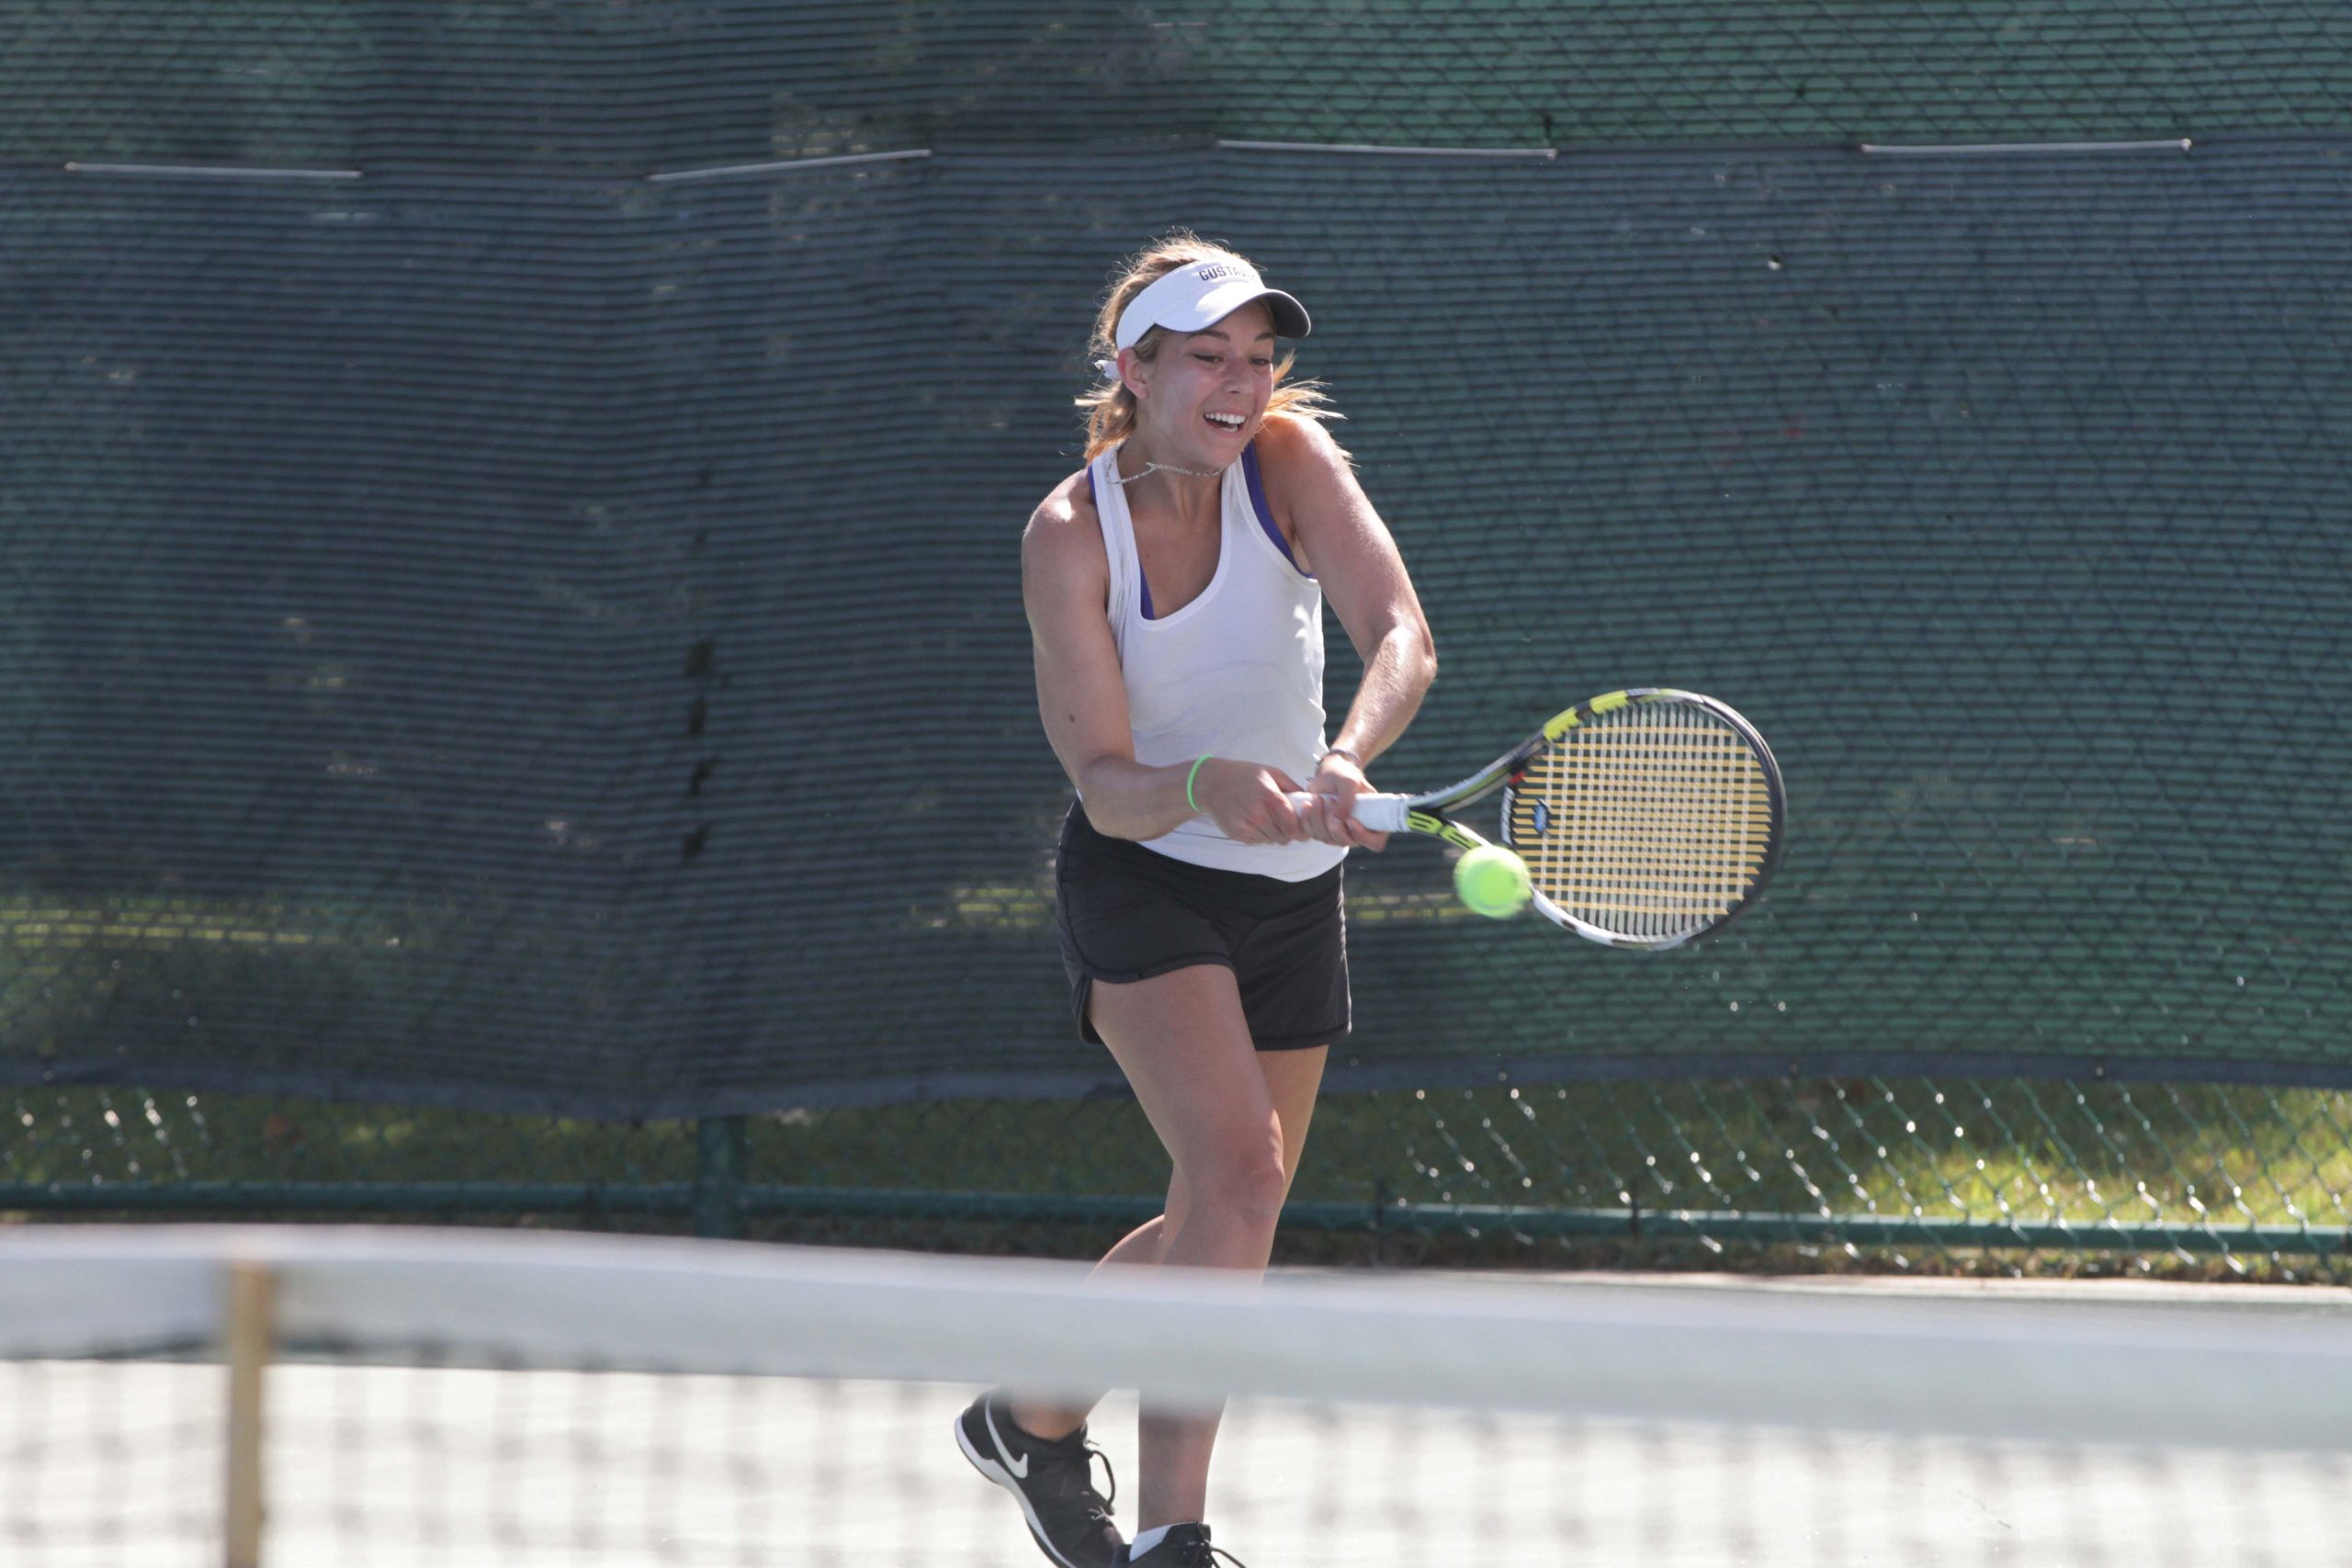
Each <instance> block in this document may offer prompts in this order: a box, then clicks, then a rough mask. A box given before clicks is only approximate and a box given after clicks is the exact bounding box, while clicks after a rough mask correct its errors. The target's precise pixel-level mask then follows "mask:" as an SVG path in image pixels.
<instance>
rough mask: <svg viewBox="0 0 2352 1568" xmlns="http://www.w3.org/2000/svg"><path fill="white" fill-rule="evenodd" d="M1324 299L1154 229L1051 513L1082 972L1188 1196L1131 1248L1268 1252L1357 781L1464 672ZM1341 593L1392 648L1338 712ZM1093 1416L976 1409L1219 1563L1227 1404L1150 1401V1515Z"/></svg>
mask: <svg viewBox="0 0 2352 1568" xmlns="http://www.w3.org/2000/svg"><path fill="white" fill-rule="evenodd" d="M1308 327H1309V321H1308V318H1307V313H1306V309H1305V308H1304V307H1303V306H1301V305H1300V304H1299V302H1298V301H1297V300H1296V299H1293V298H1292V297H1291V296H1290V295H1288V294H1285V293H1283V292H1281V291H1279V290H1277V289H1272V288H1267V287H1266V285H1265V283H1264V282H1263V280H1262V279H1261V277H1260V276H1259V275H1258V272H1257V269H1256V268H1255V267H1253V266H1251V265H1250V263H1249V262H1248V261H1246V260H1244V259H1243V258H1242V257H1240V256H1238V255H1236V254H1233V253H1232V252H1231V251H1228V250H1225V249H1223V248H1221V247H1219V246H1216V245H1212V244H1208V243H1204V242H1202V241H1200V240H1198V239H1196V238H1194V237H1193V236H1192V235H1190V234H1185V233H1178V234H1173V235H1170V237H1169V238H1168V239H1166V240H1164V241H1162V242H1160V243H1158V244H1156V245H1154V246H1152V247H1151V248H1150V249H1149V250H1147V251H1146V252H1144V253H1143V254H1141V255H1140V256H1137V257H1136V259H1135V260H1134V261H1133V262H1132V263H1130V264H1129V265H1127V267H1126V268H1125V272H1124V273H1123V275H1122V276H1120V278H1119V280H1118V281H1117V283H1116V284H1115V285H1114V287H1113V288H1112V291H1111V295H1110V299H1109V300H1108V301H1107V302H1106V303H1105V304H1104V306H1103V310H1102V313H1101V316H1100V318H1099V319H1098V321H1097V322H1096V326H1095V342H1096V346H1097V350H1098V352H1100V353H1103V354H1104V355H1116V359H1115V362H1114V361H1113V360H1111V359H1109V358H1107V357H1106V358H1104V359H1102V360H1098V361H1097V363H1098V364H1099V365H1101V366H1102V367H1103V368H1104V370H1105V372H1106V379H1105V382H1104V384H1103V386H1102V387H1101V388H1099V389H1096V390H1095V391H1094V392H1092V393H1091V394H1090V395H1089V396H1087V397H1086V398H1083V399H1081V400H1080V404H1081V406H1082V407H1084V408H1085V409H1086V411H1087V446H1086V451H1087V458H1088V462H1087V466H1086V467H1085V468H1083V469H1081V470H1080V471H1079V472H1077V473H1074V474H1072V475H1070V476H1069V478H1068V479H1064V480H1063V481H1062V482H1061V483H1060V484H1058V485H1057V486H1056V487H1055V488H1054V491H1053V492H1052V493H1051V494H1050V495H1048V496H1046V500H1045V502H1044V503H1043V504H1041V505H1040V506H1039V507H1038V508H1037V510H1036V512H1035V514H1034V515H1033V516H1032V517H1031V518H1030V520H1029V527H1028V531H1027V533H1026V535H1025V536H1024V537H1023V542H1022V584H1023V598H1024V600H1025V602H1026V604H1027V608H1028V614H1029V626H1030V632H1031V636H1032V637H1033V639H1034V642H1035V659H1036V672H1037V705H1038V711H1039V713H1040V715H1041V716H1042V717H1043V718H1044V720H1045V726H1046V736H1047V738H1048V739H1050V740H1051V742H1052V744H1053V748H1054V752H1055V754H1056V755H1057V757H1058V758H1060V760H1061V764H1062V767H1063V769H1064V770H1065V771H1066V772H1067V773H1069V778H1070V782H1071V783H1072V784H1074V785H1075V786H1076V788H1077V791H1078V796H1079V798H1078V802H1077V803H1076V804H1075V805H1073V807H1071V810H1070V812H1069V817H1068V818H1067V819H1066V820H1065V821H1064V823H1063V826H1062V833H1061V843H1060V856H1059V864H1058V870H1057V918H1058V922H1059V925H1060V930H1061V942H1062V954H1063V961H1064V964H1065V967H1066V968H1067V969H1068V971H1069V979H1070V994H1071V1002H1072V1006H1073V1009H1074V1011H1075V1014H1076V1021H1077V1023H1078V1027H1079V1031H1080V1034H1081V1035H1082V1036H1083V1037H1084V1038H1085V1039H1086V1040H1088V1041H1089V1042H1091V1043H1099V1044H1102V1045H1104V1046H1106V1047H1108V1049H1109V1050H1110V1052H1111V1055H1113V1057H1114V1058H1115V1059H1116V1060H1117V1062H1118V1064H1119V1066H1120V1068H1121V1069H1122V1070H1123V1071H1124V1072H1125V1074H1126V1077H1127V1080H1128V1082H1129V1083H1131V1084H1132V1085H1133V1086H1134V1087H1135V1092H1136V1100H1137V1101H1138V1102H1139V1103H1140V1104H1141V1105H1142V1107H1143V1111H1144V1113H1145V1115H1146V1116H1147V1117H1148V1118H1149V1120H1150V1122H1151V1126H1152V1130H1153V1131H1154V1132H1155V1133H1157V1134H1159V1139H1160V1142H1161V1143H1163V1144H1164V1145H1167V1149H1168V1153H1169V1155H1170V1158H1171V1159H1172V1160H1173V1162H1174V1167H1175V1170H1174V1176H1173V1179H1171V1180H1170V1184H1169V1190H1168V1206H1167V1209H1166V1211H1165V1213H1162V1214H1160V1215H1159V1217H1158V1218H1156V1219H1153V1220H1151V1221H1149V1222H1148V1223H1147V1224H1144V1225H1142V1226H1141V1227H1140V1228H1138V1229H1137V1230H1136V1231H1135V1232H1134V1233H1133V1234H1132V1235H1128V1236H1127V1237H1125V1239H1124V1240H1122V1241H1121V1242H1120V1243H1119V1244H1118V1245H1117V1246H1116V1247H1113V1248H1112V1249H1111V1251H1110V1253H1109V1254H1108V1256H1106V1257H1105V1258H1103V1265H1102V1266H1103V1267H1104V1268H1109V1267H1113V1266H1137V1265H1141V1266H1146V1267H1151V1266H1158V1265H1161V1264H1167V1265H1170V1266H1174V1267H1187V1268H1209V1269H1237V1270H1242V1271H1245V1272H1250V1273H1261V1272H1262V1271H1263V1270H1264V1269H1265V1267H1266V1262H1267V1258H1268V1257H1269V1256H1270V1254H1271V1252H1272V1246H1273V1236H1274V1224H1275V1221H1276V1219H1277V1217H1278V1216H1279V1214H1280V1213H1281V1211H1282V1205H1283V1198H1284V1196H1285V1195H1286V1194H1287V1193H1288V1191H1289V1190H1290V1184H1291V1179H1292V1178H1293V1176H1294V1175H1295V1173H1296V1172H1297V1169H1298V1158H1299V1151H1300V1150H1301V1148H1302V1147H1303V1146H1304V1145H1305V1144H1306V1126H1307V1121H1308V1118H1309V1116H1310V1115H1311V1114H1312V1113H1313V1111H1314V1107H1315V1095H1316V1089H1317V1086H1318V1085H1319V1084H1320V1082H1321V1081H1322V1076H1323V1064H1324V1060H1325V1057H1326V1055H1328V1054H1329V1049H1330V1047H1331V1046H1332V1045H1334V1044H1336V1043H1340V1041H1342V1040H1344V1039H1345V1038H1346V1037H1347V1034H1348V1030H1349V1021H1350V1015H1349V1002H1348V969H1347V949H1346V931H1345V924H1344V920H1343V917H1342V912H1341V902H1340V897H1341V877H1342V872H1341V869H1340V863H1341V862H1342V861H1343V860H1344V859H1345V858H1346V856H1347V852H1348V850H1349V849H1350V848H1351V847H1362V848H1364V849H1372V850H1377V849H1380V848H1381V847H1382V846H1383V844H1384V843H1385V836H1384V835H1381V834H1376V833H1368V832H1366V831H1365V830H1364V829H1363V828H1362V827H1360V826H1359V825H1358V824H1357V823H1356V822H1355V821H1354V819H1353V818H1352V816H1351V812H1350V809H1349V803H1350V801H1351V800H1352V799H1353V797H1354V795H1356V793H1357V792H1358V791H1359V790H1363V789H1364V788H1366V787H1368V786H1367V784H1366V782H1365V777H1364V769H1365V768H1366V766H1367V765H1368V764H1369V763H1370V762H1371V761H1372V760H1373V759H1374V758H1375V757H1377V756H1379V755H1380V753H1381V752H1382V751H1383V750H1385V749H1386V748H1387V747H1388V746H1389V745H1390V744H1392V743H1393V742H1394V741H1395V740H1396V739H1397V736H1399V735H1400V734H1402V733H1403V731H1404V729H1405V727H1406V725H1407V724H1408V723H1409V722H1411V720H1412V717H1413V714H1414V712H1415V710H1416V709H1417V708H1418V707H1419V705H1420V701H1421V695H1422V694H1423V693H1424V692H1425V691H1427V690H1428V688H1429V684H1430V680H1431V679H1432V678H1433V677H1434V675H1435V673H1436V669H1437V662H1436V655H1435V652H1434V650H1433V649H1432V647H1431V643H1430V630H1429V625H1428V623H1427V621H1425V620H1424V619H1423V617H1422V615H1421V609H1420V604H1419V600H1418V599H1417V598H1416V597H1415V595H1414V592H1413V585H1412V582H1411V581H1410V579H1409V578H1408V577H1407V575H1406V572H1405V566H1404V562H1403V561H1402V560H1401V559H1400V558H1398V556H1397V547H1396V543H1395V541H1394V540H1392V539H1391V538H1390V536H1389V534H1388V530H1387V528H1386V527H1385V525H1383V524H1382V523H1381V520H1380V517H1379V515H1378V513H1375V512H1374V510H1373V507H1372V503H1371V502H1369V501H1368V500H1366V499H1365V497H1364V493H1363V490H1362V488H1361V487H1360V486H1359V485H1358V484H1357V483H1356V478H1355V473H1354V470H1353V469H1352V468H1351V467H1350V465H1349V461H1348V457H1347V455H1346V453H1344V452H1343V451H1341V450H1340V446H1339V444H1338V443H1337V442H1335V441H1333V440H1332V439H1331V437H1330V436H1329V434H1326V432H1325V431H1324V429H1323V427H1322V425H1321V424H1320V423H1317V422H1318V420H1320V419H1321V418H1323V417H1326V414H1325V411H1324V409H1323V407H1322V404H1321V400H1320V399H1319V397H1318V396H1317V394H1316V393H1315V392H1314V391H1313V390H1312V389H1307V388H1304V387H1285V386H1283V384H1282V383H1283V376H1284V374H1285V373H1286V372H1287V371H1288V369H1289V368H1290V362H1289V360H1288V359H1286V358H1280V357H1279V356H1278V354H1277V346H1276V345H1277V341H1278V339H1280V338H1285V337H1289V338H1298V337H1304V336H1306V333H1307V331H1308ZM1326 594H1328V595H1329V599H1330V602H1331V607H1332V609H1333V610H1334V611H1335V612H1337V614H1338V615H1339V617H1340V624H1341V625H1342V626H1345V627H1346V628H1347V632H1348V636H1349V638H1350V640H1351V641H1352V642H1353V643H1354V644H1355V647H1356V649H1357V651H1358V652H1359V653H1360V654H1361V655H1362V656H1363V664H1364V677H1363V683H1362V685H1361V686H1360V687H1359V688H1358V689H1357V692H1356V694H1355V700H1354V702H1353V703H1352V705H1351V706H1350V708H1349V710H1348V715H1347V718H1346V721H1345V722H1344V723H1342V724H1341V725H1340V728H1339V731H1338V733H1337V734H1336V735H1333V736H1329V738H1328V739H1327V736H1326V730H1325V724H1326V715H1325V713H1324V708H1323V600H1324V597H1325V595H1326ZM1302 790H1303V791H1305V792H1306V793H1308V794H1309V795H1311V796H1312V797H1313V802H1312V804H1311V805H1310V806H1309V807H1307V808H1306V809H1305V810H1298V809H1295V808H1294V807H1292V805H1291V804H1290V803H1289V801H1288V800H1287V799H1286V795H1287V794H1288V793H1289V792H1294V791H1302ZM1087 1415H1088V1409H1087V1408H1085V1407H1078V1408H1069V1407H1059V1406H1057V1405H1056V1404H1053V1403H1051V1402H1046V1401H1039V1400H1032V1399H1027V1398H1023V1397H1022V1396H1020V1395H1018V1394H1016V1393H1008V1392H1006V1391H1003V1390H998V1391H993V1392H991V1393H988V1394H985V1395H983V1396H982V1397H981V1398H979V1399H978V1400H976V1401H975V1402H974V1403H973V1404H972V1406H971V1408H969V1409H968V1410H967V1411H966V1412H965V1413H964V1415H963V1416H962V1417H961V1418H960V1419H959V1420H958V1423H957V1434H956V1435H957V1439H958V1442H959V1444H960V1445H961V1446H962V1448H963V1450H964V1452H965V1454H966V1456H967V1458H969V1459H970V1460H971V1461H972V1462H973V1463H974V1464H975V1465H976V1466H978V1468H979V1469H980V1471H981V1472H982V1473H983V1474H985V1475H987V1476H988V1477H989V1479H990V1480H993V1481H996V1482H997V1483H1000V1484H1001V1485H1003V1486H1005V1487H1007V1488H1009V1489H1011V1490H1012V1492H1013V1493H1014V1494H1015V1495H1016V1496H1018V1497H1019V1498H1020V1500H1021V1504H1022V1508H1023V1515H1024V1516H1025V1517H1026V1518H1027V1521H1028V1524H1029V1527H1030V1530H1031V1533H1032V1534H1033V1535H1035V1538H1036V1540H1037V1542H1038V1544H1039V1546H1041V1547H1042V1548H1043V1549H1044V1550H1045V1552H1046V1556H1047V1557H1048V1558H1051V1559H1052V1560H1053V1561H1055V1562H1059V1563H1062V1564H1064V1565H1065V1568H1106V1565H1110V1564H1114V1563H1133V1564H1136V1568H1193V1565H1195V1564H1206V1563H1207V1562H1209V1552H1210V1548H1209V1545H1208V1529H1207V1527H1206V1524H1205V1522H1204V1512H1205V1505H1206V1500H1207V1499H1206V1494H1207V1482H1208V1468H1209V1453H1210V1449H1211V1447H1212V1445H1213V1444H1214V1443H1215V1441H1216V1427H1217V1423H1216V1418H1215V1417H1214V1416H1210V1417H1206V1418H1204V1417H1201V1416H1197V1415H1177V1414H1164V1413H1159V1412H1156V1411H1154V1410H1152V1409H1151V1408H1149V1407H1148V1406H1147V1408H1146V1409H1145V1410H1144V1412H1143V1416H1142V1423H1141V1425H1142V1430H1141V1433H1140V1439H1141V1440H1140V1448H1139V1454H1140V1468H1141V1471H1142V1476H1141V1485H1140V1492H1141V1496H1140V1497H1139V1499H1138V1502H1137V1513H1138V1516H1139V1520H1138V1522H1139V1527H1140V1528H1139V1529H1138V1533H1137V1534H1136V1539H1135V1540H1134V1542H1133V1543H1132V1545H1129V1544H1126V1543H1123V1542H1122V1541H1121V1540H1120V1539H1119V1535H1118V1531H1117V1530H1116V1529H1114V1527H1113V1525H1112V1523H1111V1520H1110V1502H1109V1499H1108V1498H1106V1497H1104V1496H1103V1495H1102V1494H1101V1493H1099V1492H1097V1491H1096V1490H1095V1488H1094V1486H1093V1484H1092V1478H1091V1458H1092V1456H1093V1455H1094V1454H1095V1453H1097V1452H1099V1450H1093V1449H1092V1448H1091V1446H1090V1445H1089V1444H1088V1443H1087V1441H1086V1427H1085V1420H1086V1416H1087ZM1219 1555H1223V1554H1222V1553H1221V1552H1220V1553H1219Z"/></svg>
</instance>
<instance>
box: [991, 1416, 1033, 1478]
mask: <svg viewBox="0 0 2352 1568" xmlns="http://www.w3.org/2000/svg"><path fill="white" fill-rule="evenodd" d="M980 1419H981V1420H983V1421H985V1422H987V1423H988V1424H989V1441H990V1442H992V1443H994V1444H995V1445H996V1452H997V1457H998V1458H999V1459H1001V1460H1002V1461H1004V1468H1005V1469H1007V1470H1009V1471H1011V1472H1012V1479H1013V1480H1015V1481H1026V1480H1028V1479H1029V1456H1028V1455H1027V1454H1023V1455H1022V1456H1021V1457H1020V1458H1019V1459H1017V1460H1016V1459H1014V1458H1013V1457H1012V1450H1011V1449H1008V1448H1006V1447H1005V1446H1004V1436H1003V1434H1002V1433H1001V1432H999V1431H998V1430H997V1429H996V1412H995V1411H993V1410H990V1409H989V1407H988V1406H987V1405H986V1404H982V1405H981V1406H980Z"/></svg>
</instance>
